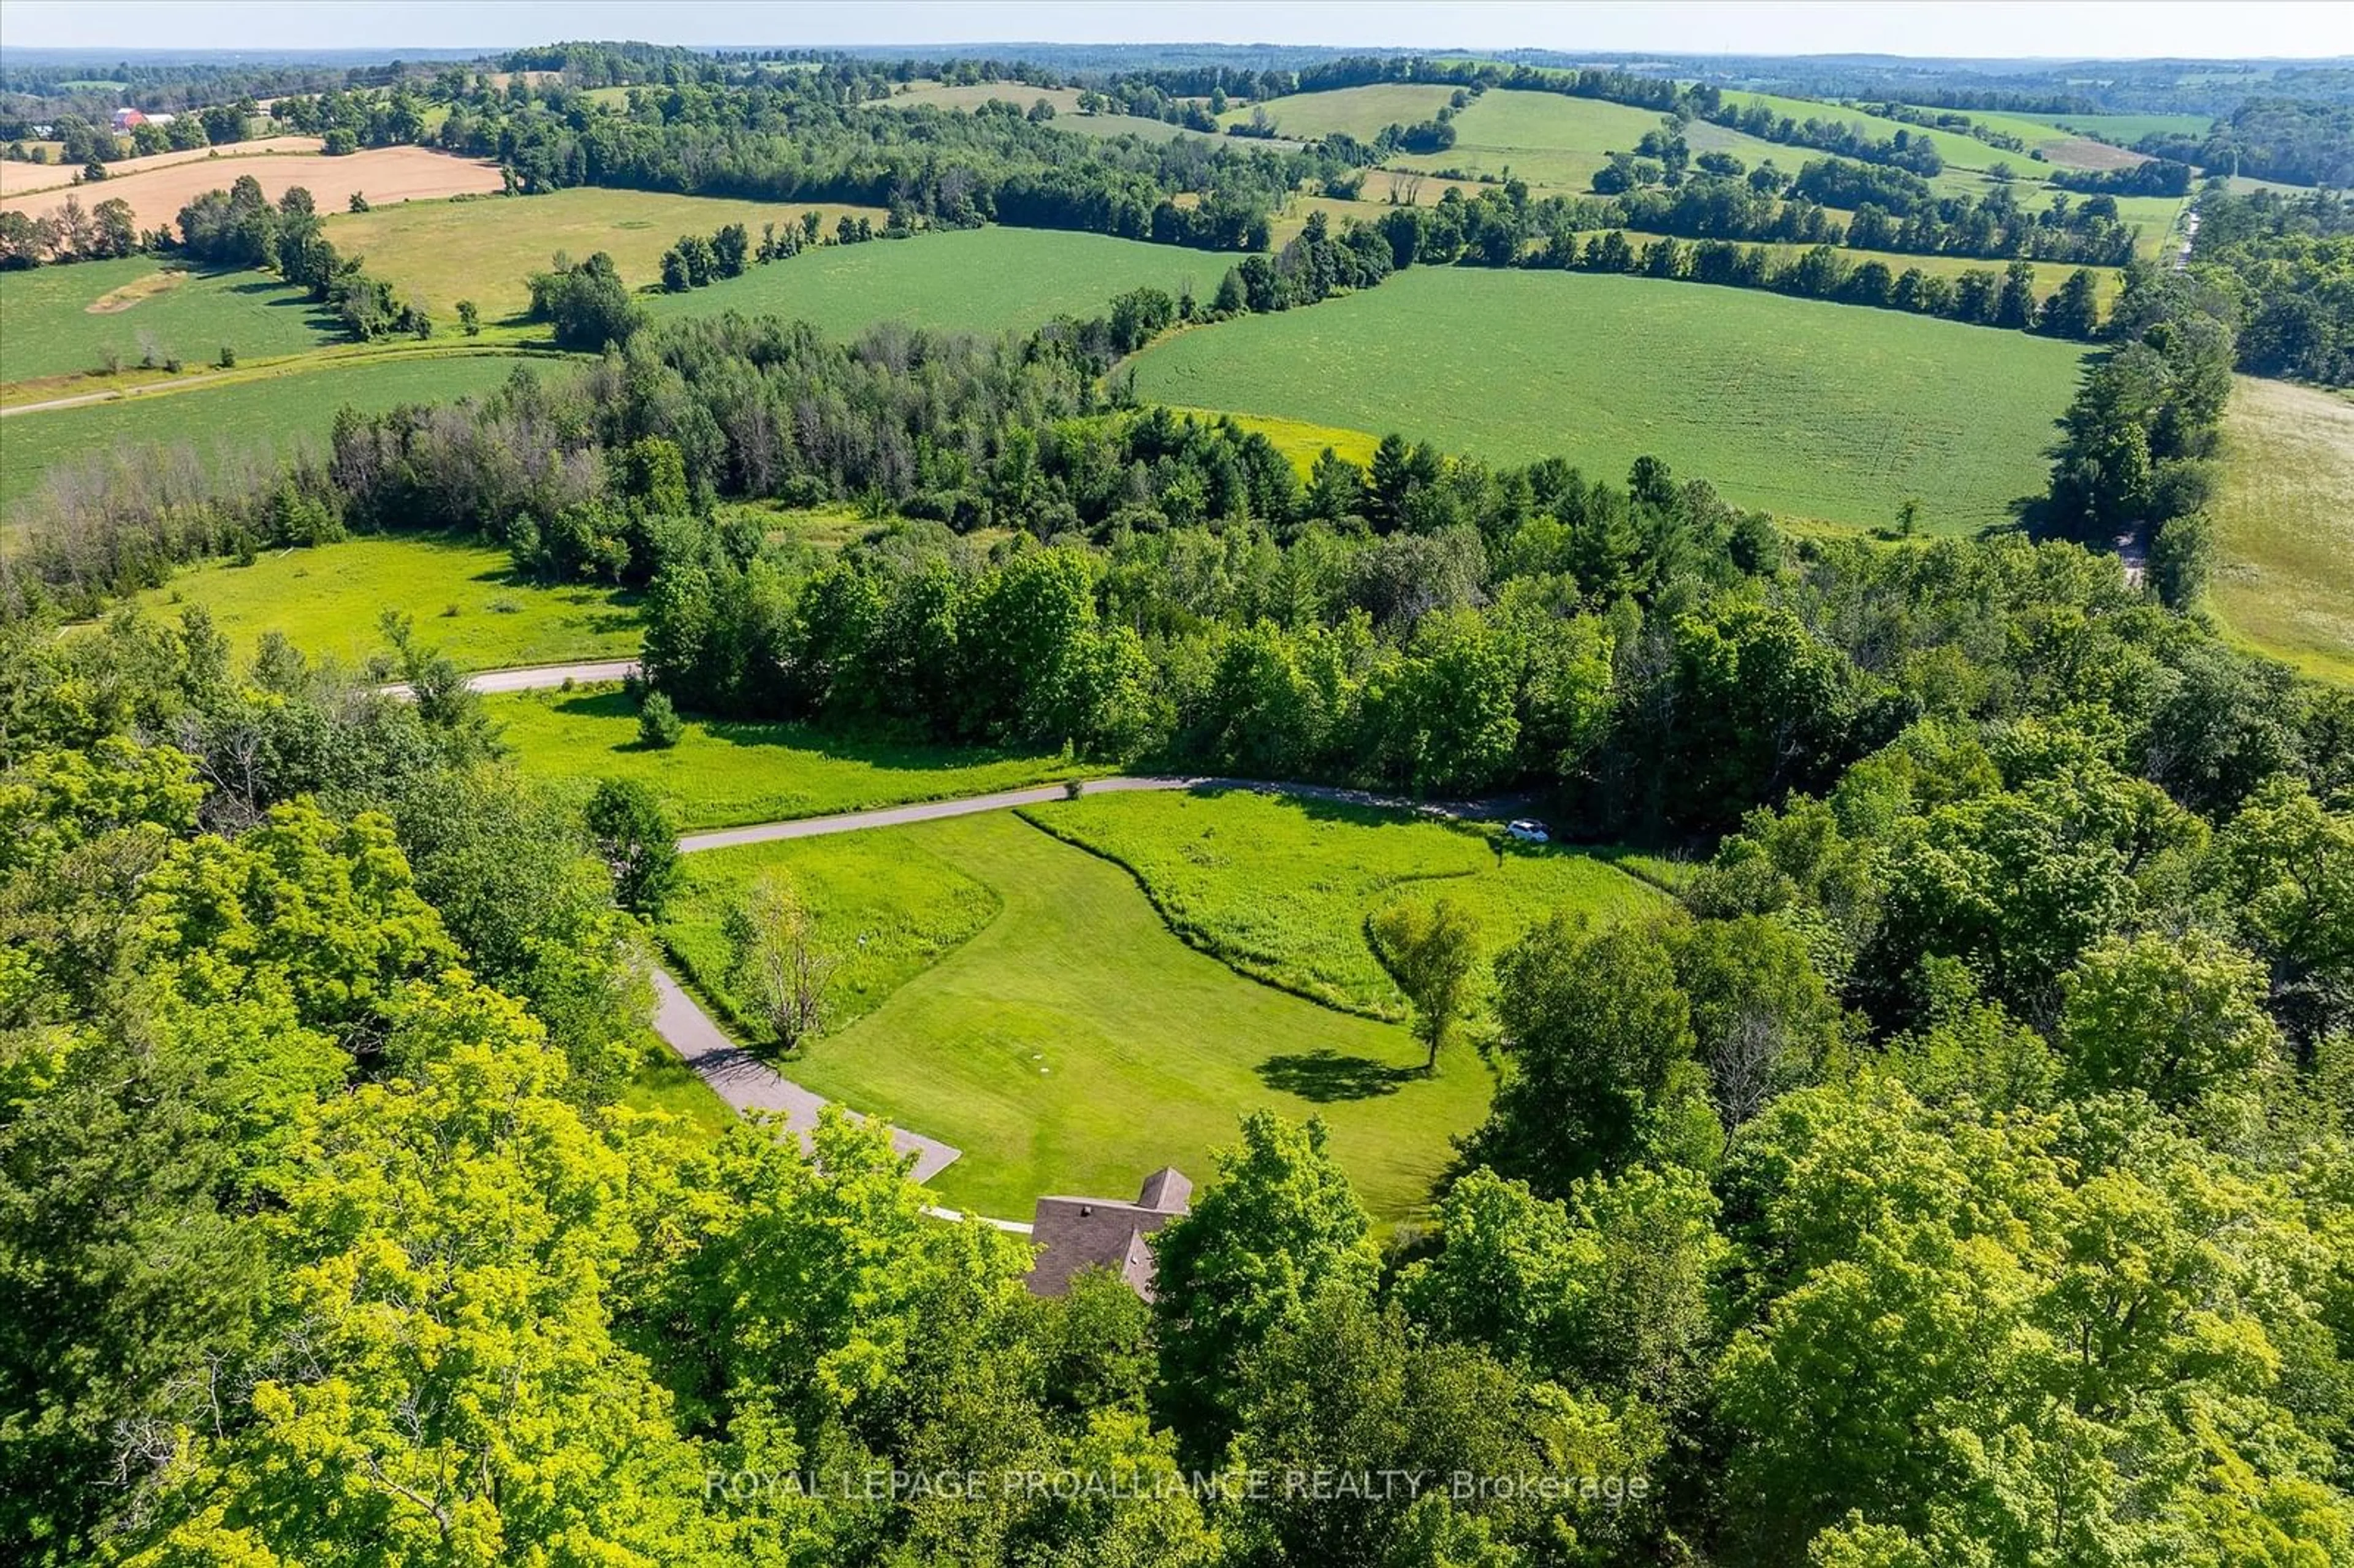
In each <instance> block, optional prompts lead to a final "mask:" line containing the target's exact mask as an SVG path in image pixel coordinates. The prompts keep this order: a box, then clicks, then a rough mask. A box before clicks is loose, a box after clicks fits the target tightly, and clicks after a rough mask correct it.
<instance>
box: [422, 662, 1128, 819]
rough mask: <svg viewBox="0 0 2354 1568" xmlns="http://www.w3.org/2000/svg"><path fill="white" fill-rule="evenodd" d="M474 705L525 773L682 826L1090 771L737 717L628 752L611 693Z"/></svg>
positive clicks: (981, 789) (621, 704) (1062, 762)
mask: <svg viewBox="0 0 2354 1568" xmlns="http://www.w3.org/2000/svg"><path fill="white" fill-rule="evenodd" d="M428 630H429V629H428ZM486 700H487V701H488V703H489V705H490V713H491V716H492V718H493V719H494V720H495V721H497V723H498V724H499V725H500V726H501V728H502V730H503V731H504V736H505V741H506V745H507V747H508V749H509V750H511V751H512V752H514V758H515V763H516V766H518V767H519V768H523V769H524V771H525V772H526V773H530V774H533V775H535V776H537V777H541V778H546V779H642V780H643V781H644V782H645V783H646V784H648V785H649V786H651V787H652V789H654V790H655V791H656V792H657V793H658V794H660V795H661V796H663V799H664V800H666V801H667V803H668V804H669V806H670V809H671V811H672V815H673V820H674V821H676V822H677V823H678V825H679V826H680V827H681V828H682V829H685V830H693V829H698V828H725V827H735V826H737V825H740V824H742V823H745V822H772V821H783V820H784V819H786V818H789V817H822V816H828V815H831V814H832V813H833V812H836V811H858V810H866V809H867V808H869V807H872V806H896V805H902V804H905V803H906V802H907V801H910V800H943V799H946V798H948V797H949V796H954V795H980V794H986V793H989V792H990V791H992V790H997V789H1019V788H1021V787H1022V786H1023V785H1025V784H1044V783H1051V782H1053V781H1054V780H1056V779H1070V778H1076V777H1079V776H1082V775H1085V774H1087V773H1090V772H1099V771H1101V769H1098V768H1088V767H1087V765H1085V764H1083V763H1076V762H1074V761H1072V760H1071V759H1070V758H1066V757H1062V756H1058V755H1055V754H1053V753H1042V754H1038V755H1023V754H1020V753H1002V752H990V751H983V750H978V749H974V748H970V747H948V746H933V745H928V744H925V743H922V742H908V741H896V740H890V739H886V738H871V737H870V738H859V737H855V736H844V735H841V734H837V733H835V732H833V731H831V730H823V731H822V730H815V729H811V728H810V727H808V726H804V725H794V724H764V723H758V722H752V721H745V720H717V719H713V720H704V719H691V720H689V721H688V723H687V726H686V733H685V736H684V738H683V739H681V740H680V741H679V743H678V744H677V745H676V746H674V747H670V748H669V749H667V750H654V749H651V748H649V747H644V746H642V745H640V744H639V742H638V715H637V708H636V706H635V705H633V704H632V703H631V701H630V699H629V697H628V696H627V695H626V694H624V693H623V692H622V691H621V689H620V687H619V686H617V685H611V684H601V685H587V686H582V687H579V688H578V689H577V690H574V691H569V692H567V691H539V692H516V693H509V694H502V695H498V696H493V697H491V698H488V699H486Z"/></svg>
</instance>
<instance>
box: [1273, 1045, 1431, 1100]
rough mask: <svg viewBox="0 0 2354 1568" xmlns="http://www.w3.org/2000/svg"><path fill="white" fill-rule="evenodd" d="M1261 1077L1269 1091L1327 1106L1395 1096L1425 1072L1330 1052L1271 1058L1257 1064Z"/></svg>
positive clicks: (1321, 1051) (1313, 1052) (1371, 1059)
mask: <svg viewBox="0 0 2354 1568" xmlns="http://www.w3.org/2000/svg"><path fill="white" fill-rule="evenodd" d="M1258 1076H1259V1081H1260V1082H1261V1083H1263V1084H1265V1085H1266V1086H1267V1087H1268V1088H1270V1089H1277V1090H1280V1091H1281V1092H1282V1093H1284V1094H1287V1095H1298V1096H1299V1097H1300V1098H1301V1099H1303V1100H1313V1101H1315V1102H1316V1103H1317V1104H1319V1105H1325V1104H1330V1103H1331V1101H1334V1100H1369V1099H1374V1098H1377V1097H1380V1096H1383V1095H1394V1094H1395V1093H1397V1092H1398V1086H1400V1085H1402V1084H1409V1083H1412V1082H1414V1081H1416V1079H1418V1078H1420V1077H1421V1076H1422V1073H1421V1070H1420V1069H1419V1068H1415V1067H1393V1066H1391V1065H1389V1064H1388V1063H1386V1062H1376V1061H1374V1060H1373V1058H1372V1057H1370V1056H1343V1055H1341V1054H1340V1053H1339V1052H1337V1051H1332V1050H1329V1049H1328V1050H1319V1051H1308V1052H1301V1053H1297V1054H1292V1055H1288V1056H1269V1057H1268V1058H1267V1060H1266V1061H1264V1062H1261V1063H1260V1064H1259V1065H1258Z"/></svg>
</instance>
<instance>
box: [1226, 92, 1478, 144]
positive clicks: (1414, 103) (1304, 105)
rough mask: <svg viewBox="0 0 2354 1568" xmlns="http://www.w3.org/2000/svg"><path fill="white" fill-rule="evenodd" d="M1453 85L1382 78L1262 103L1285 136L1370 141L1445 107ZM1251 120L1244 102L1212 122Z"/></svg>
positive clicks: (1272, 99)
mask: <svg viewBox="0 0 2354 1568" xmlns="http://www.w3.org/2000/svg"><path fill="white" fill-rule="evenodd" d="M1455 93H1456V89H1454V88H1452V87H1447V86H1442V85H1440V84H1438V83H1436V82H1412V81H1382V82H1373V83H1370V84H1368V85H1366V86H1363V87H1341V88H1335V89H1333V90H1331V91H1330V92H1300V93H1294V94H1292V95H1291V96H1289V97H1288V98H1271V99H1268V100H1267V102H1266V104H1265V108H1266V110H1267V118H1268V119H1269V120H1271V121H1273V122H1275V128H1276V129H1277V130H1278V131H1279V132H1282V133H1283V134H1285V135H1286V136H1297V137H1301V138H1307V137H1314V136H1330V135H1331V134H1332V133H1333V132H1344V133H1345V134H1348V135H1351V136H1354V137H1356V138H1357V140H1359V141H1361V142H1370V141H1372V140H1373V138H1374V137H1376V136H1378V135H1380V134H1381V133H1382V130H1383V128H1384V126H1389V125H1416V124H1419V123H1421V122H1423V121H1425V120H1427V119H1429V118H1430V117H1431V116H1432V115H1434V114H1437V112H1438V111H1440V110H1442V109H1444V108H1446V107H1447V101H1449V100H1450V99H1452V98H1453V97H1454V96H1455ZM1253 119H1254V115H1253V112H1252V106H1251V105H1248V104H1246V105H1244V106H1243V107H1241V108H1239V109H1229V110H1228V111H1225V113H1224V114H1221V115H1219V116H1218V123H1219V124H1221V125H1247V124H1250V123H1251V122H1252V121H1253Z"/></svg>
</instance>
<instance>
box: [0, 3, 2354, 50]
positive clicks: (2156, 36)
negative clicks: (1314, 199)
mask: <svg viewBox="0 0 2354 1568" xmlns="http://www.w3.org/2000/svg"><path fill="white" fill-rule="evenodd" d="M559 38H637V39H645V40H648V41H651V42H656V43H676V44H705V45H709V44H757V45H773V46H779V47H789V46H795V45H800V46H816V47H822V46H827V45H835V44H898V45H907V46H910V47H913V46H917V45H923V44H953V43H971V42H1000V41H1009V40H1027V39H1044V40H1053V41H1056V42H1070V43H1153V42H1172V41H1173V42H1189V43H1191V42H1204V43H1283V44H1329V45H1334V46H1346V45H1348V44H1352V43H1357V44H1373V45H1397V46H1402V47H1416V46H1425V47H1432V48H1439V47H1447V46H1461V47H1467V48H1511V47H1513V46H1515V45H1518V46H1523V47H1530V48H1557V49H1596V50H1627V49H1649V50H1657V51H1660V52H1674V53H1683V54H1690V53H1695V52H1707V53H1715V54H1767V53H1772V54H1829V53H1840V54H1856V53H1871V54H1903V55H1943V56H1981V57H1991V56H2000V57H2005V58H2022V57H2040V58H2070V57H2087V56H2089V57H2105V58H2147V57H2150V56H2165V55H2189V56H2196V57H2206V58H2251V57H2258V58H2261V57H2285V56H2295V57H2313V56H2334V55H2354V3H2349V0H2304V3H2297V0H2284V3H2269V0H2237V3H2213V4H2209V3H2193V0H2107V3H2084V4H2071V3H2064V0H2062V3H2036V0H2024V3H2014V0H1923V3H1918V4H1889V3H1872V0H1861V3H1846V0H1808V3H1801V4H1783V5H1776V4H1724V3H1716V0H1691V3H1685V4H1648V5H1646V4H1618V3H1613V0H1596V3H1591V4H1566V3H1550V4H1548V3H1539V0H1457V3H1454V4H1434V3H1431V0H1422V3H1419V4H1400V3H1393V0H1331V3H1320V0H1245V3H1233V0H1156V3H1152V4H1135V3H1127V4H1120V3H1107V0H1093V3H1088V4H1062V3H1056V0H1046V3H1032V4H1015V3H1010V0H1006V3H1001V0H965V3H954V0H905V3H894V0H845V3H836V0H801V3H799V4H748V3H738V0H662V3H649V0H624V3H620V4H614V3H610V0H294V3H285V0H0V49H5V48H7V47H8V46H10V45H16V46H19V47H27V48H34V47H42V48H58V47H67V48H96V49H109V48H327V47H334V46H338V45H340V46H342V47H345V48H400V47H402V46H410V47H415V48H477V47H479V48H505V47H511V46H513V45H516V44H532V43H547V42H552V41H554V40H556V39H559Z"/></svg>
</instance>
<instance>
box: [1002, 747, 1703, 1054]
mask: <svg viewBox="0 0 2354 1568" xmlns="http://www.w3.org/2000/svg"><path fill="white" fill-rule="evenodd" d="M1023 815H1024V816H1026V817H1028V818H1030V819H1031V820H1032V821H1034V822H1036V823H1038V824H1039V825H1040V826H1042V827H1044V829H1045V830H1046V831H1047V832H1051V833H1054V834H1055V835H1056V836H1057V837H1060V838H1064V839H1067V840H1069V841H1071V842H1074V843H1076V844H1078V845H1080V846H1081V847H1083V848H1085V849H1087V850H1090V851H1092V852H1094V853H1097V854H1100V855H1103V856H1105V857H1106V858H1107V859H1109V860H1112V861H1116V862H1118V863H1119V864H1120V865H1123V866H1125V867H1127V868H1128V870H1129V872H1130V873H1131V874H1134V876H1135V877H1136V879H1137V880H1138V881H1139V882H1140V883H1141V884H1142V885H1144V887H1145V889H1146V892H1147V894H1148V895H1149V896H1150V898H1151V900H1152V902H1153V905H1154V906H1155V907H1157V908H1158V909H1159V910H1160V911H1161V916H1162V918H1164V919H1166V920H1167V921H1168V922H1169V925H1170V927H1171V928H1172V929H1173V930H1175V931H1176V932H1177V933H1178V934H1179V935H1180V936H1182V937H1183V938H1185V939H1186V940H1187V941H1189V942H1191V943H1193V945H1194V946H1195V947H1197V948H1201V949H1203V950H1204V952H1207V953H1210V954H1212V955H1213V956H1214V957H1216V958H1218V959H1221V960H1223V961H1225V963H1227V964H1229V965H1231V966H1233V967H1234V968H1235V969H1239V970H1240V971H1242V972H1243V973H1244V974H1246V975H1249V976H1251V977H1252V978H1254V979H1257V980H1265V981H1267V983H1268V984H1270V985H1276V986H1280V987H1282V988H1283V989H1284V990H1286V991H1297V992H1299V993H1300V994H1301V995H1303V996H1308V997H1311V998H1313V999H1314V1000H1316V1001H1321V1002H1323V1003H1325V1004H1326V1005H1328V1006H1331V1007H1338V1008H1341V1009H1344V1010H1346V1011H1348V1012H1362V1013H1365V1014H1368V1015H1370V1016H1373V1017H1377V1018H1382V1019H1385V1020H1388V1021H1390V1022H1405V1017H1406V1007H1405V998H1404V997H1403V996H1401V995H1400V994H1399V992H1398V989H1397V987H1396V985H1395V984H1394V983H1393V982H1392V981H1391V980H1390V977H1389V973H1388V971H1387V970H1385V969H1384V968H1383V967H1382V964H1381V961H1380V959H1377V958H1376V957H1375V956H1374V953H1373V947H1372V944H1371V943H1370V942H1369V941H1368V939H1367V937H1366V931H1367V927H1368V922H1370V921H1371V920H1372V919H1373V916H1376V915H1378V914H1380V913H1381V912H1382V911H1383V910H1384V909H1386V908H1388V907H1389V906H1392V905H1393V904H1396V903H1398V902H1400V901H1402V900H1408V899H1413V900H1429V899H1433V898H1442V897H1443V898H1450V899H1453V900H1454V901H1455V902H1456V903H1457V904H1458V906H1462V907H1463V908H1465V909H1467V910H1468V911H1469V912H1470V913H1471V915H1472V916H1474V917H1475V918H1476V919H1477V920H1478V921H1479V926H1480V931H1481V947H1482V948H1483V961H1482V964H1481V968H1482V969H1483V970H1484V969H1485V967H1486V966H1485V961H1484V960H1485V957H1486V956H1492V955H1493V954H1494V953H1496V952H1497V951H1499V950H1500V949H1501V948H1504V947H1507V946H1509V945H1510V944H1511V942H1512V941H1513V940H1515V939H1516V938H1519V936H1520V935H1521V933H1522V931H1524V930H1526V929H1527V928H1528V927H1529V925H1530V924H1531V923H1532V921H1535V920H1538V919H1542V918H1543V916H1546V915H1548V914H1550V913H1551V912H1552V911H1553V910H1554V909H1557V908H1564V907H1565V908H1569V909H1574V910H1577V911H1579V912H1582V913H1585V914H1589V915H1592V916H1596V917H1597V918H1612V917H1617V916H1625V915H1629V914H1639V913H1642V912H1643V911H1646V910H1651V909H1659V908H1663V907H1664V906H1665V905H1666V900H1665V899H1664V898H1663V897H1662V896H1661V895H1660V894H1659V892H1658V891H1657V890H1656V889H1654V888H1652V887H1650V886H1648V885H1645V884H1643V883H1641V882H1638V881H1636V880H1635V879H1634V878H1633V877H1631V876H1629V875H1628V874H1626V873H1625V872H1622V871H1619V870H1617V868H1616V867H1614V866H1612V865H1611V864H1610V863H1608V862H1606V861H1604V860H1599V859H1596V857H1594V856H1593V855H1590V854H1587V853H1582V852H1580V851H1578V850H1575V849H1569V848H1565V847H1562V846H1558V845H1550V844H1547V845H1536V844H1520V843H1513V842H1509V841H1506V840H1504V839H1503V838H1502V837H1501V836H1500V834H1498V833H1496V832H1493V831H1492V830H1486V829H1479V828H1472V827H1468V826H1458V825H1455V824H1450V823H1445V822H1439V821H1433V820H1430V819H1427V818H1410V817H1405V816H1401V815H1400V814H1399V813H1397V812H1395V811H1383V810H1369V809H1365V808H1361V807H1355V806H1343V805H1336V804H1331V803H1328V802H1324V801H1320V800H1290V799H1284V798H1279V797H1276V796H1271V795H1261V794H1257V793H1254V792H1252V791H1249V790H1224V791H1217V792H1208V791H1203V792H1195V793H1189V794H1182V795H1178V794H1167V795H1161V794H1152V795H1145V794H1137V795H1098V796H1095V797H1093V798H1091V799H1081V800H1068V801H1056V802H1055V803H1054V804H1052V805H1047V806H1033V807H1028V808H1025V809H1024V810H1023ZM1483 983H1484V982H1483Z"/></svg>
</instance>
